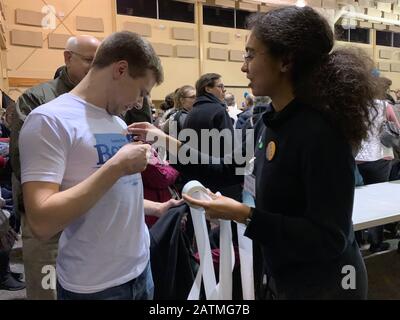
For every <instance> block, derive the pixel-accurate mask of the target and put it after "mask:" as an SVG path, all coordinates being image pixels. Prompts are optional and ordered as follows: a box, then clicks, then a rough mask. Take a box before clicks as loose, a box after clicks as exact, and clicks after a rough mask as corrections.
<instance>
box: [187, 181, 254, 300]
mask: <svg viewBox="0 0 400 320" xmlns="http://www.w3.org/2000/svg"><path fill="white" fill-rule="evenodd" d="M182 193H184V194H187V195H189V196H191V197H193V198H196V199H204V200H206V199H210V198H209V196H208V194H207V191H206V189H205V187H204V186H203V185H202V184H201V183H200V182H198V181H190V182H188V183H187V184H186V185H185V186H184V188H183V190H182ZM190 211H191V215H192V220H193V227H194V231H195V236H196V242H197V247H198V250H199V255H200V267H199V270H198V273H197V275H196V279H195V282H194V284H193V286H192V289H191V291H190V293H189V296H188V300H198V299H199V297H200V289H201V279H202V278H203V282H204V289H205V293H206V298H207V300H217V299H218V300H231V299H232V271H233V267H234V264H235V256H234V250H233V245H232V230H231V222H230V221H227V220H219V222H220V263H219V275H220V276H219V283H218V284H217V283H216V278H215V272H214V264H213V260H212V255H211V247H210V242H209V237H208V229H207V224H206V219H205V211H204V209H203V208H197V207H191V208H190ZM238 236H239V247H241V249H239V251H243V252H242V253H241V257H240V258H241V268H244V270H242V283H243V290H244V291H243V297H244V298H245V299H254V278H253V271H252V268H253V259H252V257H253V256H252V245H251V240H250V239H247V238H245V239H240V238H244V236H243V232H242V233H240V232H239V228H238ZM249 242H250V246H249ZM241 243H242V245H240V244H241ZM249 248H250V251H249V252H247V250H249ZM242 254H243V258H242ZM250 269H251V272H250V271H249V270H250ZM250 290H253V292H252V293H250V292H249V291H250Z"/></svg>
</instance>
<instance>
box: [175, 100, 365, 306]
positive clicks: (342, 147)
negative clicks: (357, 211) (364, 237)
mask: <svg viewBox="0 0 400 320" xmlns="http://www.w3.org/2000/svg"><path fill="white" fill-rule="evenodd" d="M255 131H256V133H255V137H256V141H255V146H256V150H255V157H256V161H255V169H254V173H255V176H256V208H255V210H254V213H253V217H252V220H251V222H250V223H249V225H248V227H247V230H246V236H248V237H249V238H251V239H253V240H254V241H257V242H258V243H260V244H261V246H262V250H263V253H264V257H265V263H266V266H267V270H268V273H269V275H270V276H272V277H273V278H274V281H275V284H276V291H277V295H278V297H279V298H289V299H296V298H297V299H300V298H317V299H323V298H329V299H332V298H339V299H342V298H366V291H367V277H366V270H365V265H364V262H363V260H362V257H361V254H360V250H359V248H358V245H357V243H356V241H355V238H354V232H353V224H352V211H353V197H354V183H355V181H354V168H355V164H354V158H353V155H352V150H351V148H350V145H349V144H348V143H347V142H346V140H345V138H344V136H343V135H342V134H341V131H340V130H339V128H337V127H336V126H335V125H334V124H333V123H332V122H331V121H330V120H328V119H327V118H326V117H325V116H324V115H322V114H321V113H319V112H318V111H316V110H314V109H313V108H311V107H309V106H305V105H303V104H302V103H300V102H298V101H296V100H293V101H292V102H291V103H289V105H287V106H286V108H284V109H283V110H282V111H281V112H275V111H274V109H273V108H271V109H270V111H267V112H266V113H264V114H263V117H262V121H258V123H257V125H256V127H255ZM270 142H274V143H275V145H276V152H275V154H274V156H273V157H272V159H271V160H268V159H267V156H266V149H267V146H268V144H269V143H270ZM185 147H186V146H183V147H182V148H185ZM230 167H231V166H229V165H215V166H208V168H207V169H208V171H207V174H208V175H210V176H214V177H219V178H220V179H221V180H223V177H224V176H226V175H227V173H228V172H229V171H231V170H232V169H231V168H230ZM204 173H205V172H204V171H203V174H204ZM349 265H350V266H353V267H354V268H355V271H356V284H357V285H356V289H355V290H344V289H343V288H342V280H343V279H344V277H345V275H346V273H343V267H344V266H349Z"/></svg>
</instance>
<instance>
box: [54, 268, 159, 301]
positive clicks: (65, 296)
mask: <svg viewBox="0 0 400 320" xmlns="http://www.w3.org/2000/svg"><path fill="white" fill-rule="evenodd" d="M153 295H154V283H153V277H152V275H151V268H150V262H149V263H148V264H147V266H146V268H145V269H144V271H143V272H142V274H141V275H140V276H139V277H137V278H135V279H133V280H131V281H128V282H127V283H124V284H121V285H119V286H116V287H112V288H108V289H105V290H103V291H100V292H95V293H75V292H71V291H68V290H65V289H64V288H63V287H61V285H60V284H59V283H58V281H57V298H58V300H153Z"/></svg>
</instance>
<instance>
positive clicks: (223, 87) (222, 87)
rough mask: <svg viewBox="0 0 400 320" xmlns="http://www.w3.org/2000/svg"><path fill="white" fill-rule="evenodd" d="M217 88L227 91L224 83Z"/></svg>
mask: <svg viewBox="0 0 400 320" xmlns="http://www.w3.org/2000/svg"><path fill="white" fill-rule="evenodd" d="M216 87H217V88H220V89H221V90H224V89H225V86H224V84H223V83H221V84H218V85H216Z"/></svg>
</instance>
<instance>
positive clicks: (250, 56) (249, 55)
mask: <svg viewBox="0 0 400 320" xmlns="http://www.w3.org/2000/svg"><path fill="white" fill-rule="evenodd" d="M256 54H267V52H251V51H247V52H246V53H245V54H244V55H243V59H244V62H245V63H249V62H250V61H251V60H253V59H254V58H255V56H256Z"/></svg>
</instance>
